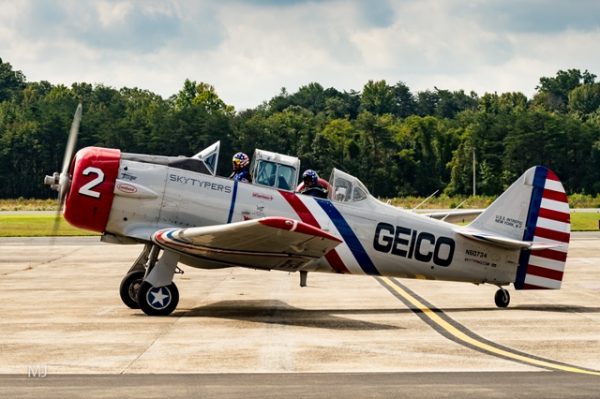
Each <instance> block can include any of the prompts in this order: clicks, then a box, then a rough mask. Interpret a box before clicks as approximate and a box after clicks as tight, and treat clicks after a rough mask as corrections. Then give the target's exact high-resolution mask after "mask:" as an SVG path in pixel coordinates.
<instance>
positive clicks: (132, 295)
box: [119, 270, 145, 309]
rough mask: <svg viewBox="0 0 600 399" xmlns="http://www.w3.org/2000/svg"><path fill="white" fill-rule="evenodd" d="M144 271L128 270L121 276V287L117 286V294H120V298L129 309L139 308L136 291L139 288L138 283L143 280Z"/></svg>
mask: <svg viewBox="0 0 600 399" xmlns="http://www.w3.org/2000/svg"><path fill="white" fill-rule="evenodd" d="M144 274H145V271H143V270H137V271H132V272H129V273H127V274H126V275H125V277H123V280H122V281H121V287H119V294H121V300H122V301H123V303H124V304H125V305H127V306H128V307H130V308H131V309H139V308H140V305H138V302H137V293H138V290H139V289H140V284H142V281H143V280H144Z"/></svg>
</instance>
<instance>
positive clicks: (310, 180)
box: [302, 169, 319, 186]
mask: <svg viewBox="0 0 600 399" xmlns="http://www.w3.org/2000/svg"><path fill="white" fill-rule="evenodd" d="M302 181H303V182H304V184H305V185H307V184H309V185H311V186H312V185H315V184H317V182H318V181H319V175H318V174H317V172H315V171H314V170H312V169H306V170H305V171H304V173H302Z"/></svg>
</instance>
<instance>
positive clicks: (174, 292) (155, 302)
mask: <svg viewBox="0 0 600 399" xmlns="http://www.w3.org/2000/svg"><path fill="white" fill-rule="evenodd" d="M157 295H158V296H157ZM137 302H138V304H139V305H140V309H142V310H143V311H144V313H146V314H147V315H148V316H168V315H170V314H171V312H173V311H174V310H175V308H176V307H177V304H178V303H179V290H178V289H177V286H176V285H175V283H171V284H169V285H167V286H165V287H153V286H152V284H150V283H149V282H147V281H144V282H142V284H141V285H140V289H139V290H138V296H137Z"/></svg>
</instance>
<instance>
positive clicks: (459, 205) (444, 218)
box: [440, 199, 467, 221]
mask: <svg viewBox="0 0 600 399" xmlns="http://www.w3.org/2000/svg"><path fill="white" fill-rule="evenodd" d="M465 202H467V200H466V199H465V200H463V202H461V203H460V204H458V205H456V206H455V207H454V209H458V208H460V207H461V206H462V205H463V204H464V203H465ZM448 216H450V212H448V214H447V215H446V216H444V217H443V218H442V219H440V220H441V221H444V220H446V218H447V217H448Z"/></svg>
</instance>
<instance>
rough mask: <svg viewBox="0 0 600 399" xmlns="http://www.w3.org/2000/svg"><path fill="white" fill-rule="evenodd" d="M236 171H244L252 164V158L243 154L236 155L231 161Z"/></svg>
mask: <svg viewBox="0 0 600 399" xmlns="http://www.w3.org/2000/svg"><path fill="white" fill-rule="evenodd" d="M231 162H232V163H233V167H234V169H243V168H245V167H246V166H248V165H249V164H250V158H249V157H248V155H246V154H244V153H243V152H238V153H237V154H235V155H234V156H233V158H232V160H231Z"/></svg>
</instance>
